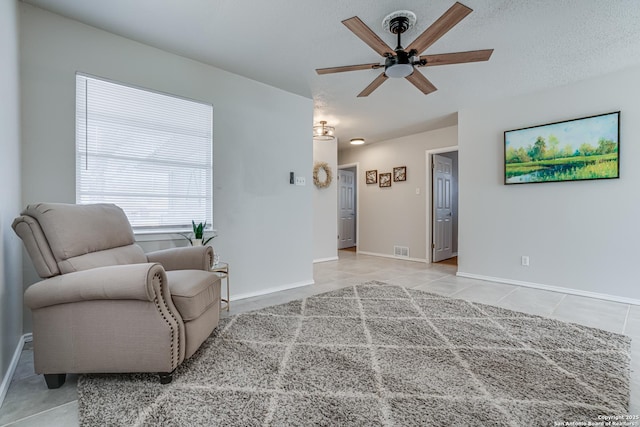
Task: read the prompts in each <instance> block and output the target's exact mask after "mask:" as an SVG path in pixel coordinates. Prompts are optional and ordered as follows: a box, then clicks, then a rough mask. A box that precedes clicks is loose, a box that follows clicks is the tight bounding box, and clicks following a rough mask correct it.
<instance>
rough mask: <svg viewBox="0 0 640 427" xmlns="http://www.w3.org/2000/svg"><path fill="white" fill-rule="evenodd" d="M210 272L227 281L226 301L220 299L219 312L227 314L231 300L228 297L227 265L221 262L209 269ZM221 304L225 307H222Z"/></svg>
mask: <svg viewBox="0 0 640 427" xmlns="http://www.w3.org/2000/svg"><path fill="white" fill-rule="evenodd" d="M211 271H212V272H214V273H216V274H217V275H218V276H220V277H221V278H223V279H225V280H226V281H227V295H226V299H225V298H222V297H220V304H221V305H220V310H227V312H229V309H230V307H231V298H230V297H229V263H228V262H222V261H221V262H219V263H218V264H217V265H214V266H213V267H211ZM222 303H224V304H225V305H222Z"/></svg>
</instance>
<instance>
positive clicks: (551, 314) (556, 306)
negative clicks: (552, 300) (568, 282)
mask: <svg viewBox="0 0 640 427" xmlns="http://www.w3.org/2000/svg"><path fill="white" fill-rule="evenodd" d="M566 297H567V294H563V295H562V298H560V301H558V302H557V303H556V305H554V306H553V309H552V310H551V313H550V314H549V316H553V315H555V314H556V310H557V309H558V307H560V304H562V302H563V301H564V299H565V298H566Z"/></svg>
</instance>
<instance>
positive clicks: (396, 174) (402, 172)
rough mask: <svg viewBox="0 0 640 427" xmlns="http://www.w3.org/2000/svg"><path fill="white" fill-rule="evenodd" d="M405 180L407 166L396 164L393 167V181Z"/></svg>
mask: <svg viewBox="0 0 640 427" xmlns="http://www.w3.org/2000/svg"><path fill="white" fill-rule="evenodd" d="M406 180H407V167H406V166H398V167H397V168H393V182H400V181H406Z"/></svg>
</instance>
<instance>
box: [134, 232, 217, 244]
mask: <svg viewBox="0 0 640 427" xmlns="http://www.w3.org/2000/svg"><path fill="white" fill-rule="evenodd" d="M180 233H182V234H189V233H192V231H191V230H133V234H134V236H135V238H136V242H159V241H173V240H186V239H185V237H184V236H182V235H181V234H180ZM211 233H213V235H214V236H217V235H218V233H217V231H216V230H207V231H206V236H207V237H209V236H210V235H211Z"/></svg>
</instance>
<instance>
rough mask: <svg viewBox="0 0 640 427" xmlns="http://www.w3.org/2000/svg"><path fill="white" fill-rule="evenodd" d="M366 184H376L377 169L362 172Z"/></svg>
mask: <svg viewBox="0 0 640 427" xmlns="http://www.w3.org/2000/svg"><path fill="white" fill-rule="evenodd" d="M364 176H365V180H366V183H367V184H376V183H377V182H378V170H377V169H374V170H370V171H366V172H365V173H364Z"/></svg>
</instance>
